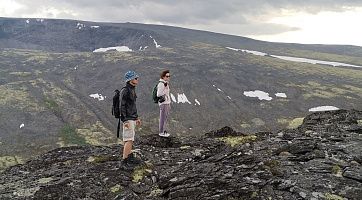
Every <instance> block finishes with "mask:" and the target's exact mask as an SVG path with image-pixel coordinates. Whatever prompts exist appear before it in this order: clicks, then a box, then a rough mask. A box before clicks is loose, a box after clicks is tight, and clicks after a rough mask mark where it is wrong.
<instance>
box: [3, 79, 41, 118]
mask: <svg viewBox="0 0 362 200" xmlns="http://www.w3.org/2000/svg"><path fill="white" fill-rule="evenodd" d="M23 84H25V82H14V83H11V84H7V85H1V86H0V94H1V95H0V105H7V106H10V107H14V108H17V109H21V110H26V111H30V112H41V111H43V110H44V107H43V106H40V105H39V104H38V102H36V100H35V99H34V98H32V97H31V96H30V94H29V90H28V88H27V87H26V86H24V85H23Z"/></svg>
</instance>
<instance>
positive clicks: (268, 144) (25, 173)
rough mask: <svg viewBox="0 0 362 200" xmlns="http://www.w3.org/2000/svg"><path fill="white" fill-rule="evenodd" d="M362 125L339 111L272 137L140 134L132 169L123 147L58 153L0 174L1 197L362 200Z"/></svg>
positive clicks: (356, 114)
mask: <svg viewBox="0 0 362 200" xmlns="http://www.w3.org/2000/svg"><path fill="white" fill-rule="evenodd" d="M361 120H362V112H361V111H356V110H349V111H347V110H339V111H328V112H318V113H313V114H311V115H308V116H307V117H306V118H305V119H304V121H303V124H302V125H301V126H299V127H298V128H296V129H285V130H280V131H278V132H275V133H271V132H258V133H255V134H245V133H238V132H236V131H234V130H233V129H231V128H229V127H224V128H222V129H220V130H217V131H213V132H210V133H206V134H205V135H204V136H202V137H195V138H190V137H188V138H175V137H171V138H160V137H158V136H157V135H146V136H140V137H138V138H137V139H136V142H137V144H136V149H135V152H134V153H135V154H136V155H137V157H138V158H139V159H141V160H142V161H144V162H143V164H141V165H138V166H135V167H134V169H124V168H123V167H122V165H121V162H120V158H121V157H120V153H121V152H120V151H121V148H122V146H121V145H113V146H98V147H93V146H81V147H67V148H60V149H56V150H53V151H50V152H48V153H46V154H43V155H41V156H38V157H37V158H36V159H33V160H31V161H28V162H27V163H25V164H23V165H17V166H14V167H11V168H9V169H7V170H5V171H4V172H2V173H1V176H0V198H1V199H360V198H361V197H362V165H361V164H362V124H361V122H362V121H361Z"/></svg>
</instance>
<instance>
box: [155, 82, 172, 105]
mask: <svg viewBox="0 0 362 200" xmlns="http://www.w3.org/2000/svg"><path fill="white" fill-rule="evenodd" d="M165 83H167V82H166V81H165V80H163V79H160V83H158V85H157V96H158V97H160V96H164V97H165V99H166V101H164V102H162V103H158V104H159V105H162V104H171V97H170V85H169V84H167V86H166V87H165Z"/></svg>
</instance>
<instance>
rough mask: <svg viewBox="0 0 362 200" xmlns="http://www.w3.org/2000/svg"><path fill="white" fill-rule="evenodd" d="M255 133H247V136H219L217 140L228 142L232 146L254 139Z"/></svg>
mask: <svg viewBox="0 0 362 200" xmlns="http://www.w3.org/2000/svg"><path fill="white" fill-rule="evenodd" d="M256 138H257V137H256V136H255V135H248V136H229V137H221V138H218V139H219V140H221V141H223V142H225V143H227V144H229V145H230V146H232V147H234V146H236V145H240V144H245V143H247V142H252V141H255V140H256Z"/></svg>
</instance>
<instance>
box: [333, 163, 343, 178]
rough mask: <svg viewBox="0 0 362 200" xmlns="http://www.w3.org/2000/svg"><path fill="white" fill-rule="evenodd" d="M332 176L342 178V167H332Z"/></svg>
mask: <svg viewBox="0 0 362 200" xmlns="http://www.w3.org/2000/svg"><path fill="white" fill-rule="evenodd" d="M332 174H334V175H336V176H338V177H342V169H341V167H340V166H338V165H334V166H333V167H332Z"/></svg>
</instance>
